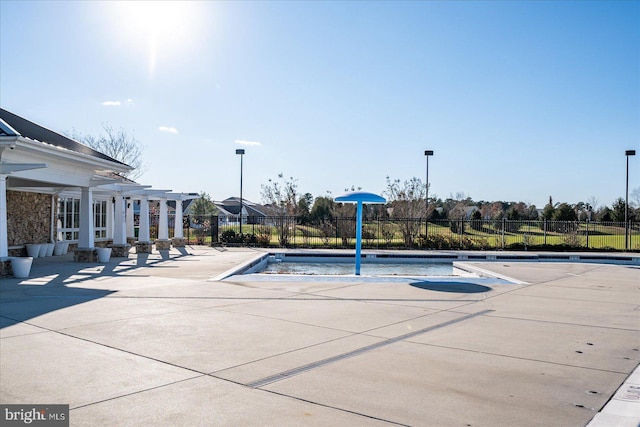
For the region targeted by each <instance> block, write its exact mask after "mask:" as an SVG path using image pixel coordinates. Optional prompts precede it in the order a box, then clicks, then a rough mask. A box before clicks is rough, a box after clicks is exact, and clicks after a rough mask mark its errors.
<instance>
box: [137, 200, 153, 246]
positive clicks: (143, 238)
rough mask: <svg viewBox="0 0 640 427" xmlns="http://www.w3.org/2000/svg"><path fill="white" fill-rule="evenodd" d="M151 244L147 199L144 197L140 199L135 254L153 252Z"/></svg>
mask: <svg viewBox="0 0 640 427" xmlns="http://www.w3.org/2000/svg"><path fill="white" fill-rule="evenodd" d="M152 246H153V242H151V237H150V233H149V199H148V198H147V197H146V196H142V197H141V198H140V224H139V228H138V241H137V242H136V252H137V253H139V254H150V253H151V252H152V250H153V248H152Z"/></svg>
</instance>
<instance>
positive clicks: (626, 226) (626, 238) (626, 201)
mask: <svg viewBox="0 0 640 427" xmlns="http://www.w3.org/2000/svg"><path fill="white" fill-rule="evenodd" d="M624 155H625V156H626V157H627V181H626V183H627V187H626V190H625V199H624V249H625V250H629V156H635V155H636V150H627V151H625V152H624Z"/></svg>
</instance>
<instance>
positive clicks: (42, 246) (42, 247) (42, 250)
mask: <svg viewBox="0 0 640 427" xmlns="http://www.w3.org/2000/svg"><path fill="white" fill-rule="evenodd" d="M38 256H39V257H40V258H44V257H46V256H47V244H46V243H42V244H40V253H39V254H38Z"/></svg>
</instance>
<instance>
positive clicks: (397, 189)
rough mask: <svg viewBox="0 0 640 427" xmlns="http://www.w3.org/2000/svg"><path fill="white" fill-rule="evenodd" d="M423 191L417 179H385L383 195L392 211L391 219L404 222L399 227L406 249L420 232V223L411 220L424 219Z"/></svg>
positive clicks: (422, 184) (422, 185)
mask: <svg viewBox="0 0 640 427" xmlns="http://www.w3.org/2000/svg"><path fill="white" fill-rule="evenodd" d="M425 191H426V189H425V186H424V183H423V182H422V181H421V180H420V179H419V178H416V177H413V178H411V179H410V180H409V181H404V182H401V181H400V180H399V179H396V180H393V181H392V180H391V178H389V177H387V189H386V190H385V194H386V196H387V202H388V203H389V206H390V207H391V210H392V212H391V218H393V219H396V220H400V219H404V220H406V221H400V222H399V226H400V231H401V232H402V237H403V238H404V242H405V245H407V246H408V247H410V246H413V241H414V239H415V238H416V236H417V235H418V233H419V232H420V224H421V221H413V220H414V219H424V218H425V213H426V212H425V208H426V206H425V200H424V196H425Z"/></svg>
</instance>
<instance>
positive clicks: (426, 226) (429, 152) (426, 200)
mask: <svg viewBox="0 0 640 427" xmlns="http://www.w3.org/2000/svg"><path fill="white" fill-rule="evenodd" d="M424 155H425V157H426V158H427V183H426V191H425V196H424V221H425V223H424V237H425V238H426V237H427V236H428V235H429V157H431V156H433V150H424Z"/></svg>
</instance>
